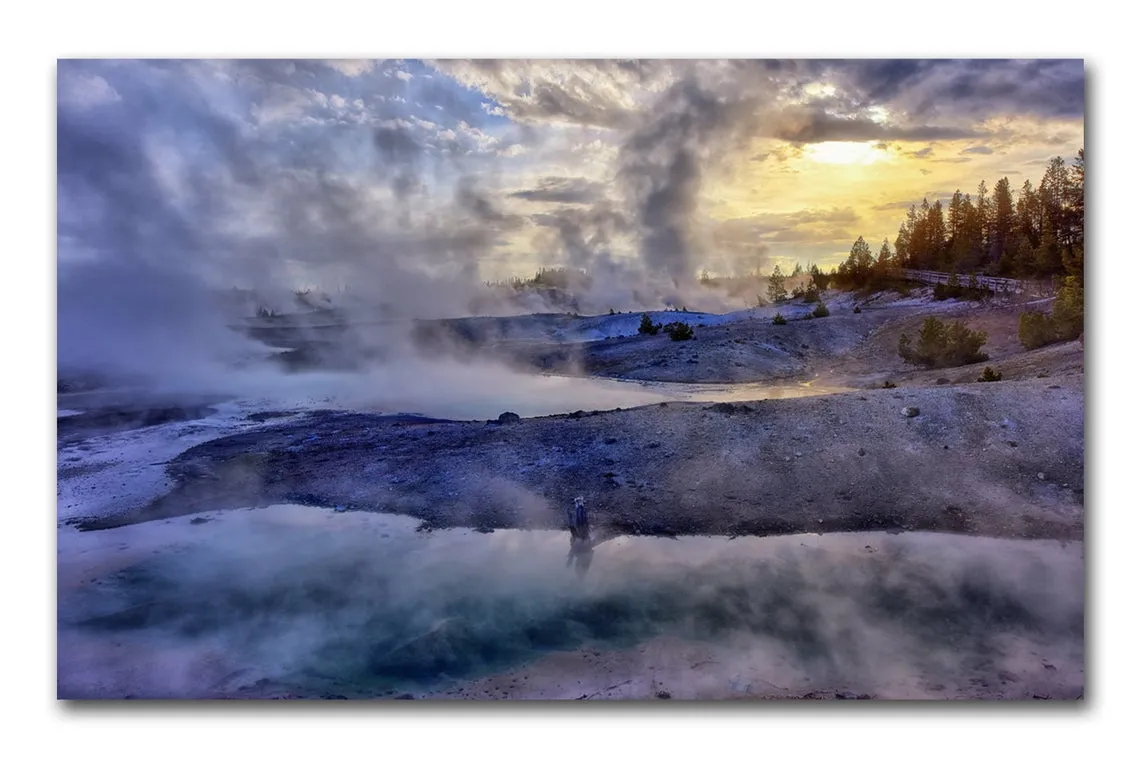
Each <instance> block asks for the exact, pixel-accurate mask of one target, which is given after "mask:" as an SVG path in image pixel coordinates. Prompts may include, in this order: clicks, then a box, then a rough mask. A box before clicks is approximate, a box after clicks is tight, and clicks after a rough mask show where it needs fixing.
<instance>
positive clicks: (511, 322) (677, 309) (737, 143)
mask: <svg viewBox="0 0 1140 762" xmlns="http://www.w3.org/2000/svg"><path fill="white" fill-rule="evenodd" d="M57 74H58V78H57V113H56V125H57V135H56V141H57V144H56V145H57V157H56V159H57V170H56V171H57V188H58V238H57V240H58V252H57V376H58V380H57V407H58V410H57V419H56V422H57V456H58V457H57V498H58V503H57V512H58V515H57V532H56V538H57V665H56V667H57V675H56V680H57V696H58V698H60V699H80V700H90V699H127V698H131V699H298V700H306V699H350V700H377V699H379V700H429V701H445V700H446V701H455V700H492V701H503V700H509V701H515V700H521V701H526V700H567V701H571V700H583V701H599V700H611V701H615V700H616V701H646V702H653V703H660V702H666V701H673V702H676V701H724V700H737V701H739V700H743V701H760V700H781V701H782V700H789V701H790V700H805V699H806V700H823V701H833V700H860V699H862V700H895V699H904V700H927V701H944V700H963V699H965V700H980V701H995V700H997V701H1021V700H1027V701H1028V700H1053V701H1058V700H1060V701H1071V700H1076V699H1081V698H1083V696H1084V682H1085V648H1084V621H1085V604H1084V583H1085V575H1084V567H1085V559H1084V544H1083V538H1084V465H1085V464H1084V391H1083V388H1084V268H1085V265H1084V251H1085V244H1084V220H1085V217H1084V199H1085V190H1084V188H1085V185H1084V183H1085V157H1084V111H1085V106H1084V100H1085V85H1084V82H1085V74H1084V64H1083V62H1082V61H1080V60H1068V59H1066V60H1006V59H967V60H912V59H897V60H869V59H853V60H689V59H685V60H590V59H582V60H513V59H512V60H384V59H377V60H328V61H326V60H214V59H209V60H61V61H59V62H58V71H57Z"/></svg>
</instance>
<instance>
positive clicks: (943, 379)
mask: <svg viewBox="0 0 1140 762" xmlns="http://www.w3.org/2000/svg"><path fill="white" fill-rule="evenodd" d="M934 383H936V384H938V385H939V386H942V385H943V384H948V383H950V379H948V378H940V379H938V380H937V381H935V382H934Z"/></svg>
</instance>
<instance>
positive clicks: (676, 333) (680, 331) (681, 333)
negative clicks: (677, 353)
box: [665, 322, 693, 341]
mask: <svg viewBox="0 0 1140 762" xmlns="http://www.w3.org/2000/svg"><path fill="white" fill-rule="evenodd" d="M665 333H667V334H669V338H670V339H672V340H673V341H687V340H688V339H691V338H693V327H692V326H690V325H689V324H688V323H681V322H674V323H669V324H668V325H666V326H665Z"/></svg>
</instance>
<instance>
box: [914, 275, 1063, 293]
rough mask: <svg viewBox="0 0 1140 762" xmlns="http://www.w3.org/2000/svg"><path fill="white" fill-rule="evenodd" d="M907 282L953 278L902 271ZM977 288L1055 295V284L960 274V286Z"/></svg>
mask: <svg viewBox="0 0 1140 762" xmlns="http://www.w3.org/2000/svg"><path fill="white" fill-rule="evenodd" d="M902 273H903V277H904V278H906V279H907V280H914V281H918V282H920V283H931V284H934V283H947V284H948V283H949V282H950V278H951V277H953V276H952V274H951V273H943V272H936V271H934V270H906V269H904V270H903V271H902ZM971 279H972V281H973V284H974V285H975V286H976V287H977V288H984V289H986V290H987V291H992V292H994V293H995V294H1021V295H1023V296H1048V295H1051V294H1052V293H1053V284H1052V283H1050V282H1049V281H1036V280H1017V279H1016V278H997V277H994V276H992V275H977V274H973V275H971V274H970V273H959V274H958V285H960V286H963V287H965V286H969V285H970V283H971Z"/></svg>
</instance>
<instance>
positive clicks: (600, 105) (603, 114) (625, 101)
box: [433, 60, 670, 129]
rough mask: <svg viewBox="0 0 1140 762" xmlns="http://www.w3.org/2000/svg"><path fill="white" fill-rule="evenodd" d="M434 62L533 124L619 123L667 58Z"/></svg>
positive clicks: (660, 75) (628, 118) (628, 119)
mask: <svg viewBox="0 0 1140 762" xmlns="http://www.w3.org/2000/svg"><path fill="white" fill-rule="evenodd" d="M433 66H435V68H436V69H437V70H439V71H440V72H441V73H444V74H447V75H449V76H451V77H453V78H454V79H456V80H457V81H458V82H460V83H461V84H463V85H465V86H467V87H470V88H473V89H476V90H478V91H479V92H481V93H482V94H483V95H485V96H486V97H487V98H489V99H491V102H489V103H488V104H487V105H486V106H484V107H483V108H485V109H486V110H487V112H488V113H495V112H496V111H498V110H501V112H502V113H504V114H506V115H509V116H510V117H511V118H512V119H514V120H516V121H519V122H527V123H533V124H544V123H568V124H576V125H584V126H591V127H599V128H605V129H624V128H628V127H630V126H631V125H632V124H633V123H634V122H635V121H636V115H637V112H638V111H639V104H638V103H637V101H636V100H635V99H634V95H635V94H636V93H637V92H638V90H639V89H640V88H642V87H648V89H649V90H653V89H654V86H655V85H657V86H660V85H661V84H662V83H664V82H666V81H668V79H669V78H670V75H669V73H668V70H669V65H668V63H667V62H652V61H636V62H622V61H603V60H585V61H524V60H508V61H487V60H473V61H436V62H433Z"/></svg>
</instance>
